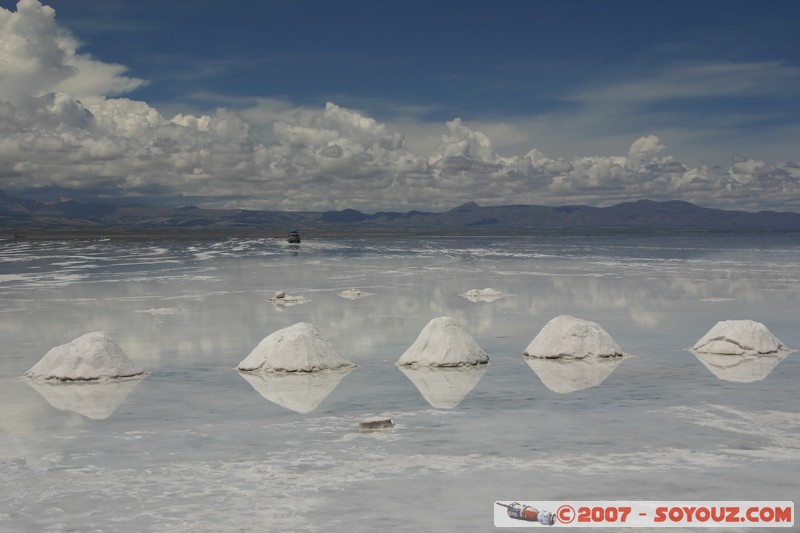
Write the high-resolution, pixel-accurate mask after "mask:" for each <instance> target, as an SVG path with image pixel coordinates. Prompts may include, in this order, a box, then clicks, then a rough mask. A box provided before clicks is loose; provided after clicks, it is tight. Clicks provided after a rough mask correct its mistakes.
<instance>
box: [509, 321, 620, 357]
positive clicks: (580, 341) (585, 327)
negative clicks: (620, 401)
mask: <svg viewBox="0 0 800 533" xmlns="http://www.w3.org/2000/svg"><path fill="white" fill-rule="evenodd" d="M523 355H527V356H528V357H540V358H543V359H558V358H561V357H566V358H574V359H583V358H584V357H617V356H622V355H625V352H623V351H622V348H620V347H619V345H618V344H617V343H616V342H614V339H612V338H611V335H609V334H608V333H607V332H606V330H604V329H603V328H602V327H600V325H599V324H596V323H594V322H589V321H588V320H581V319H580V318H575V317H572V316H569V315H561V316H557V317H555V318H554V319H553V320H551V321H550V322H548V323H547V324H545V326H544V327H543V328H542V330H541V331H540V332H539V334H538V335H536V337H535V338H534V339H533V340H532V341H531V343H530V344H529V345H528V347H527V348H525V351H524V352H523Z"/></svg>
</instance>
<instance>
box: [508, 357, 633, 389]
mask: <svg viewBox="0 0 800 533" xmlns="http://www.w3.org/2000/svg"><path fill="white" fill-rule="evenodd" d="M629 357H630V356H629V355H623V356H617V357H586V358H584V359H565V358H562V359H540V358H535V357H523V359H524V360H525V362H526V363H528V366H529V367H531V370H533V371H534V373H535V374H536V375H537V376H538V377H539V379H541V380H542V383H544V385H545V387H547V388H548V389H550V390H551V391H553V392H557V393H559V394H568V393H570V392H576V391H579V390H584V389H588V388H591V387H596V386H597V385H600V384H601V383H602V382H603V381H605V380H606V378H608V376H610V375H611V374H612V373H613V372H614V370H616V369H617V367H618V366H619V365H620V363H622V361H623V360H624V359H627V358H629Z"/></svg>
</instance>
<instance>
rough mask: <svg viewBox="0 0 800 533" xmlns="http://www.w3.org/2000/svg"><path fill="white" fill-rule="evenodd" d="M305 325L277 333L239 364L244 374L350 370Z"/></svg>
mask: <svg viewBox="0 0 800 533" xmlns="http://www.w3.org/2000/svg"><path fill="white" fill-rule="evenodd" d="M354 366H356V365H354V364H353V363H351V362H350V361H348V360H347V359H345V358H344V357H342V356H341V355H339V353H338V352H337V351H336V350H335V349H334V347H333V346H332V345H331V344H330V343H329V342H328V341H327V340H325V339H323V338H322V336H321V335H320V333H319V330H317V328H315V327H314V326H313V325H312V324H309V323H308V322H299V323H297V324H294V325H292V326H289V327H286V328H283V329H281V330H278V331H276V332H274V333H272V334H271V335H268V336H266V337H264V339H263V340H262V341H261V342H260V343H259V344H258V346H256V347H255V348H254V349H253V351H252V352H250V354H249V355H248V356H247V357H245V358H244V359H243V360H242V362H241V363H239V366H238V368H239V370H244V371H248V372H317V371H321V370H334V369H337V368H348V367H354Z"/></svg>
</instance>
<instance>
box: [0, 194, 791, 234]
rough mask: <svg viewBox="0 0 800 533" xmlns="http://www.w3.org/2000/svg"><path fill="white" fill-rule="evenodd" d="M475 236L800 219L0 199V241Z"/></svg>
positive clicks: (630, 210) (755, 226)
mask: <svg viewBox="0 0 800 533" xmlns="http://www.w3.org/2000/svg"><path fill="white" fill-rule="evenodd" d="M291 226H297V227H300V228H302V229H316V230H336V229H346V230H348V231H359V232H361V231H376V232H386V231H392V230H394V231H412V230H413V231H415V232H419V231H420V230H424V229H426V228H427V229H429V230H432V231H436V230H437V229H438V230H445V229H447V228H450V229H456V228H460V229H462V230H468V229H472V230H473V231H478V230H480V231H490V230H492V229H494V230H498V231H501V230H503V229H515V230H517V231H522V230H537V229H538V230H549V229H558V228H573V229H581V228H594V229H601V228H603V229H652V230H657V229H672V230H756V231H800V213H794V212H777V211H760V212H748V211H732V210H722V209H711V208H706V207H700V206H698V205H695V204H692V203H689V202H683V201H666V202H656V201H651V200H638V201H633V202H624V203H620V204H616V205H612V206H610V207H591V206H585V205H570V206H561V207H549V206H541V205H505V206H480V205H478V204H476V203H474V202H470V203H466V204H463V205H460V206H458V207H456V208H454V209H451V210H449V211H445V212H441V213H432V212H423V211H408V212H402V213H401V212H386V211H381V212H377V213H372V214H368V213H362V212H360V211H356V210H354V209H345V210H343V211H325V212H317V211H307V212H306V211H304V212H288V211H255V210H245V209H206V208H199V207H195V206H185V207H157V206H144V205H143V206H126V205H113V204H110V203H100V202H77V201H72V200H69V199H66V198H60V199H59V200H57V201H54V202H41V201H38V200H31V199H25V198H19V197H14V196H10V195H7V194H5V193H4V192H2V191H0V233H5V234H9V233H10V234H20V233H26V232H38V233H41V232H46V231H54V232H64V231H77V232H80V231H91V230H115V229H116V230H142V231H145V230H158V229H161V230H181V229H185V230H203V229H205V230H208V231H211V230H216V231H222V232H225V231H230V232H234V231H236V230H263V231H268V230H273V231H280V232H284V231H288V229H289V228H290V227H291Z"/></svg>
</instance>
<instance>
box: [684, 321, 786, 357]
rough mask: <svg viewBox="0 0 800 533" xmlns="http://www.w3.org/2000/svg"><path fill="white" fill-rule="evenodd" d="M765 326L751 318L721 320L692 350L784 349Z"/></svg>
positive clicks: (735, 352)
mask: <svg viewBox="0 0 800 533" xmlns="http://www.w3.org/2000/svg"><path fill="white" fill-rule="evenodd" d="M786 349H787V348H786V346H784V345H783V343H782V342H781V341H779V340H778V339H777V338H776V337H775V335H773V334H772V332H770V330H768V329H767V327H766V326H765V325H764V324H762V323H760V322H754V321H752V320H721V321H719V322H717V323H716V324H715V325H714V327H713V328H711V329H710V330H708V333H706V334H705V335H704V336H703V337H702V338H701V339H700V340H699V341H697V342H696V343H695V345H694V346H693V347H692V350H694V351H697V352H701V353H716V354H724V355H757V354H769V353H778V352H781V351H784V350H786Z"/></svg>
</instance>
